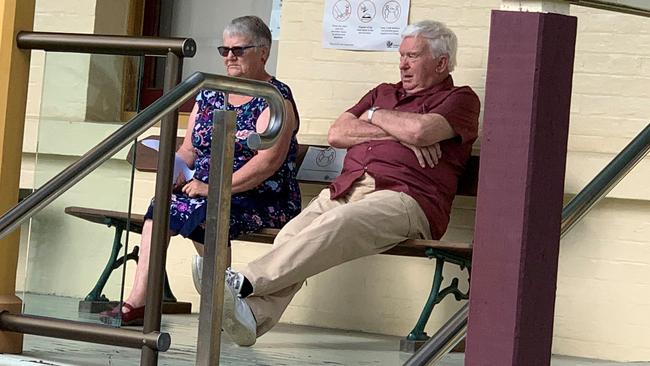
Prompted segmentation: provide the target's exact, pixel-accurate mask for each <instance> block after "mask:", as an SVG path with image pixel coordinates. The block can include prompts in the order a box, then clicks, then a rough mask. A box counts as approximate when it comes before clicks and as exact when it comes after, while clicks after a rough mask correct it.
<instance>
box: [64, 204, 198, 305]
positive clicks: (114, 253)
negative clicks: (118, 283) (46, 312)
mask: <svg viewBox="0 0 650 366" xmlns="http://www.w3.org/2000/svg"><path fill="white" fill-rule="evenodd" d="M65 213H66V214H68V215H72V216H75V217H78V218H80V219H83V220H86V221H90V222H92V223H96V224H100V225H106V226H108V227H112V228H114V229H115V234H114V236H113V245H112V247H111V254H110V256H109V258H108V261H107V262H106V265H105V266H104V270H103V271H102V273H101V275H100V276H99V279H98V280H97V283H95V286H94V287H93V289H92V290H91V291H90V292H89V293H88V295H86V297H85V298H84V299H83V300H82V301H80V302H79V312H84V313H99V312H101V311H104V310H107V309H109V308H112V307H114V306H116V305H117V303H118V302H117V301H110V300H109V299H108V298H107V297H106V296H105V295H104V294H103V293H102V292H103V291H104V286H106V282H108V279H109V278H110V276H111V274H112V273H113V271H114V270H116V269H118V268H120V267H121V266H122V265H123V264H124V262H125V261H129V260H132V261H134V262H135V263H138V258H139V256H138V255H139V250H140V247H139V246H137V245H134V246H133V248H132V249H131V252H130V253H128V254H127V255H126V256H124V255H122V256H120V253H121V251H122V248H123V244H122V236H123V234H124V233H125V232H126V231H127V230H128V231H131V232H133V233H136V234H141V233H142V225H143V224H144V216H143V215H138V214H131V220H130V221H129V216H128V214H127V213H126V212H118V211H110V210H100V209H94V208H87V207H66V208H65ZM191 312H192V303H189V302H180V301H178V300H177V299H176V297H175V296H174V294H173V293H172V290H171V287H170V286H169V280H168V278H167V274H166V273H165V285H164V288H163V313H165V314H189V313H191Z"/></svg>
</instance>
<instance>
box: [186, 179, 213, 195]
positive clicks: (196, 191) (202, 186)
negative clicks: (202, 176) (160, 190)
mask: <svg viewBox="0 0 650 366" xmlns="http://www.w3.org/2000/svg"><path fill="white" fill-rule="evenodd" d="M183 193H185V194H186V195H188V196H189V197H207V196H208V185H207V184H206V183H203V182H201V181H200V180H196V179H192V180H191V181H190V182H189V183H187V184H186V185H184V186H183Z"/></svg>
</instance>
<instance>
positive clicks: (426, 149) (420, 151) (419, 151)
mask: <svg viewBox="0 0 650 366" xmlns="http://www.w3.org/2000/svg"><path fill="white" fill-rule="evenodd" d="M401 143H402V145H404V146H406V147H408V148H409V149H411V150H413V153H415V157H416V158H418V162H419V163H420V166H421V167H423V168H426V164H429V166H430V167H431V168H433V167H434V166H436V165H437V164H438V161H439V160H440V157H442V150H440V144H439V143H437V142H436V143H435V144H433V145H429V146H415V145H411V144H407V143H406V142H401Z"/></svg>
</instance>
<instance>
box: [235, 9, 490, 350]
mask: <svg viewBox="0 0 650 366" xmlns="http://www.w3.org/2000/svg"><path fill="white" fill-rule="evenodd" d="M456 43H457V41H456V36H455V34H454V33H453V32H452V31H451V30H449V29H448V28H447V27H446V26H445V25H444V24H442V23H439V22H434V21H423V22H419V23H417V24H414V25H410V26H408V27H407V28H406V29H405V31H404V32H403V34H402V43H401V45H400V48H399V52H400V64H399V68H400V79H401V81H400V82H399V83H396V84H388V83H384V84H381V85H379V86H377V87H376V88H374V89H372V90H371V91H370V92H368V93H367V94H366V95H365V96H364V97H363V98H361V100H360V101H359V102H358V103H357V104H356V105H355V106H353V107H352V108H350V109H349V110H348V111H346V112H343V114H341V116H339V117H338V118H337V119H336V121H335V122H334V124H333V125H332V126H331V128H330V130H329V136H328V139H329V143H330V144H331V145H332V146H335V147H340V148H347V149H348V153H347V155H346V157H345V162H344V166H343V171H342V172H341V175H340V176H339V177H338V178H337V179H336V181H334V183H332V185H331V186H330V187H329V188H327V189H325V190H323V191H322V192H321V193H320V195H319V196H318V197H317V198H316V199H315V200H314V201H313V202H312V203H311V204H310V205H309V206H308V207H306V208H305V209H304V210H303V211H302V213H301V214H300V215H298V216H297V217H296V218H294V219H293V220H291V221H290V222H289V223H288V224H287V225H286V226H285V227H284V228H283V229H282V230H281V231H280V233H279V234H278V236H277V238H276V240H275V242H274V245H273V248H272V249H271V250H270V251H269V252H268V253H266V254H265V255H263V256H262V257H260V258H258V259H256V260H254V261H252V262H250V263H249V264H248V265H247V266H246V267H244V268H242V269H240V270H239V271H238V272H235V271H233V270H230V269H228V270H227V271H226V288H225V293H224V297H225V299H224V318H223V328H224V330H225V331H226V332H227V333H228V334H229V335H230V336H231V338H232V339H233V341H234V342H235V343H237V344H239V345H244V346H249V345H252V344H254V343H255V340H256V338H257V337H259V336H261V335H262V334H264V333H265V332H267V331H268V330H269V329H271V328H272V327H273V326H274V325H275V324H276V323H277V322H278V320H279V319H280V316H281V315H282V313H283V312H284V310H285V309H286V307H287V305H288V304H289V302H290V301H291V299H292V298H293V296H294V295H295V293H296V292H297V291H298V290H299V289H300V287H301V286H302V283H303V282H304V281H305V279H307V278H309V277H310V276H313V275H315V274H317V273H320V272H322V271H325V270H326V269H328V268H331V267H333V266H336V265H338V264H341V263H343V262H347V261H350V260H352V259H356V258H359V257H363V256H367V255H371V254H376V253H381V252H383V251H386V250H388V249H390V248H391V247H393V246H395V245H397V244H398V243H400V242H401V241H403V240H406V239H410V238H423V239H431V238H434V239H437V238H440V237H441V236H442V235H443V234H444V232H445V230H446V228H447V224H448V222H449V213H450V210H451V203H452V200H453V198H454V194H455V192H456V185H457V181H458V177H459V176H460V174H461V173H462V171H463V169H464V167H465V164H466V162H467V160H468V159H469V156H470V153H471V148H472V143H473V142H474V140H475V139H476V137H477V133H478V116H479V110H480V102H479V99H478V97H477V96H476V94H475V93H474V92H473V91H472V90H471V89H470V88H469V87H455V86H454V84H453V80H452V78H451V75H450V72H451V71H453V69H454V66H455V64H456Z"/></svg>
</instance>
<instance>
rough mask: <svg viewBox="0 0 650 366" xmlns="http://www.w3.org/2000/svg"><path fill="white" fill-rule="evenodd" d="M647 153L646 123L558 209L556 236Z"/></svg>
mask: <svg viewBox="0 0 650 366" xmlns="http://www.w3.org/2000/svg"><path fill="white" fill-rule="evenodd" d="M648 151H650V124H648V125H647V126H646V127H645V128H644V129H643V130H642V131H641V132H639V134H638V135H637V136H636V137H635V138H634V139H632V141H630V143H629V144H628V145H627V146H625V148H624V149H623V150H621V152H620V153H618V155H616V157H614V159H612V161H611V162H610V163H609V164H607V166H606V167H605V168H603V170H601V171H600V173H598V175H596V176H595V177H594V179H592V180H591V182H589V183H588V184H587V185H586V186H585V187H584V188H583V189H582V190H581V191H580V192H579V193H578V194H577V195H576V196H575V197H573V199H572V200H571V201H570V202H569V203H567V204H566V206H564V208H563V209H562V225H561V230H560V237H564V235H565V234H566V233H568V232H569V230H571V228H572V227H573V226H574V225H575V224H576V223H577V222H578V221H579V220H580V219H581V218H582V217H583V216H584V215H586V214H587V213H588V212H589V210H591V209H592V208H593V207H594V205H596V203H598V201H600V200H601V199H603V197H605V196H606V195H607V193H609V192H610V191H611V190H612V189H613V188H614V187H615V186H616V184H618V182H620V181H621V179H623V178H624V177H625V176H626V175H627V174H628V173H629V172H630V170H632V168H634V167H635V166H636V165H637V164H638V163H639V162H640V161H641V160H642V159H643V157H644V156H645V155H646V154H647V153H648Z"/></svg>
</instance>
